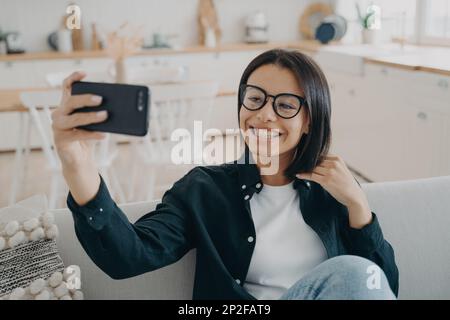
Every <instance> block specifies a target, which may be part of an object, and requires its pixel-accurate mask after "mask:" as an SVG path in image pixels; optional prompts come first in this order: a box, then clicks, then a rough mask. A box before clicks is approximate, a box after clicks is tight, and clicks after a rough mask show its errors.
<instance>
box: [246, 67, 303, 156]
mask: <svg viewBox="0 0 450 320" xmlns="http://www.w3.org/2000/svg"><path fill="white" fill-rule="evenodd" d="M247 84H248V85H254V86H257V87H259V88H262V89H264V90H265V91H266V92H267V94H268V95H273V96H276V95H277V94H280V93H291V94H295V95H298V96H301V97H304V96H305V95H304V92H303V90H302V88H300V86H299V83H298V80H297V78H296V77H295V75H294V74H293V73H292V72H291V71H290V70H288V69H286V68H282V67H279V66H276V65H274V64H268V65H264V66H261V67H259V68H258V69H256V70H255V71H254V72H253V73H252V74H251V75H250V77H249V79H248V81H247ZM272 103H273V98H268V99H267V102H266V104H265V105H264V106H263V107H262V108H261V109H259V110H256V111H250V110H247V109H246V108H245V107H244V106H241V109H240V112H239V127H240V129H241V130H242V132H243V135H244V139H245V142H246V144H247V146H248V147H249V149H250V151H251V152H252V153H253V154H254V155H257V156H259V157H275V156H281V155H283V156H284V155H289V156H293V154H294V152H295V149H296V147H297V145H298V143H299V142H300V138H301V137H302V135H303V133H308V127H309V119H308V116H307V110H306V107H305V106H302V108H301V110H300V112H299V113H298V114H297V115H296V116H295V117H294V118H291V119H284V118H282V117H279V116H278V115H277V114H276V113H275V111H274V110H273V108H272ZM278 133H279V134H278Z"/></svg>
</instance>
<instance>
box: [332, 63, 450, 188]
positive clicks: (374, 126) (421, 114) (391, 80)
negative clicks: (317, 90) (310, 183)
mask: <svg viewBox="0 0 450 320" xmlns="http://www.w3.org/2000/svg"><path fill="white" fill-rule="evenodd" d="M326 75H327V78H328V80H329V82H330V87H331V91H332V129H333V148H332V151H333V152H334V153H338V154H340V155H341V156H342V157H343V158H344V159H345V160H346V162H347V163H348V164H349V165H350V166H351V167H352V168H354V169H355V170H357V171H359V172H360V173H362V174H363V175H364V176H366V177H367V178H369V179H371V180H374V181H389V180H402V179H416V178H426V177H432V176H439V175H450V141H449V137H450V94H449V91H450V90H449V87H448V86H447V83H448V82H450V81H449V79H448V77H445V76H441V75H437V74H431V73H426V72H418V71H412V70H411V71H410V70H402V69H398V68H392V67H385V66H380V65H373V64H367V65H366V68H365V73H364V76H363V77H360V76H356V75H349V74H345V73H340V74H337V73H336V72H332V71H330V70H326Z"/></svg>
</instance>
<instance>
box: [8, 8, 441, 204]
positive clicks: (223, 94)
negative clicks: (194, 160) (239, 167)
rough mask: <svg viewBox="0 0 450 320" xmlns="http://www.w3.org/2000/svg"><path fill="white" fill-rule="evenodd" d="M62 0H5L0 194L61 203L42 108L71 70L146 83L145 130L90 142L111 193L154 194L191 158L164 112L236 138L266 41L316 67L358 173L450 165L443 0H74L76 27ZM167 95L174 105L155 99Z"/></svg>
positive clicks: (378, 175)
mask: <svg viewBox="0 0 450 320" xmlns="http://www.w3.org/2000/svg"><path fill="white" fill-rule="evenodd" d="M70 4H71V3H70V2H65V1H59V0H58V1H57V0H41V1H30V0H15V1H12V0H11V1H9V0H0V190H1V192H0V207H2V206H5V205H7V204H9V203H14V202H15V201H18V200H21V199H24V198H27V197H29V196H31V195H33V194H36V193H45V194H46V195H47V197H48V198H49V201H50V205H51V206H52V207H61V206H65V203H64V198H65V195H66V192H67V190H66V189H65V187H64V183H63V181H62V179H61V173H60V167H59V165H58V161H57V158H56V156H55V154H54V149H53V147H52V142H51V141H52V140H51V132H50V130H49V128H50V126H51V124H50V121H49V117H48V115H49V114H50V112H51V109H52V108H53V107H55V105H57V102H56V103H55V101H58V98H59V96H58V95H59V94H60V89H59V86H60V83H61V80H62V79H63V78H64V77H65V76H66V75H67V74H69V73H70V72H72V71H74V70H84V71H86V72H87V73H88V79H90V80H92V81H109V82H128V83H141V84H147V85H149V87H150V89H151V90H152V92H153V93H154V96H153V98H154V101H153V102H154V103H153V105H152V109H151V110H152V111H153V114H152V115H151V117H152V122H151V123H150V134H149V136H147V137H145V138H144V139H134V138H131V137H128V136H118V135H111V136H110V137H109V140H108V141H106V142H105V143H102V144H100V145H99V146H98V148H97V149H98V162H99V168H100V171H101V172H102V175H103V176H104V177H108V180H109V185H110V188H111V191H112V192H113V194H114V197H115V199H116V200H117V201H119V202H126V201H139V200H145V199H152V198H159V197H161V195H162V192H163V191H164V190H166V189H167V187H169V186H170V185H171V184H172V183H173V182H174V181H176V180H177V179H179V178H180V177H181V176H182V175H183V174H184V173H185V172H186V171H187V170H189V168H190V167H192V165H173V164H172V163H170V161H168V160H167V158H164V156H165V155H167V154H170V150H171V149H170V143H169V142H168V141H167V139H165V137H167V136H168V135H169V134H170V131H171V128H172V127H170V126H169V125H168V123H178V124H179V123H182V124H183V125H184V126H187V127H188V126H190V124H189V123H191V122H192V120H194V119H197V120H202V121H203V126H204V128H203V129H204V130H205V129H207V128H216V129H217V130H216V132H215V133H214V134H211V137H210V139H212V140H214V141H216V140H217V141H219V140H221V141H224V142H227V141H238V140H239V139H238V137H236V135H235V134H232V133H231V132H227V129H233V128H236V127H237V114H236V105H235V104H236V94H237V92H236V91H237V88H236V87H237V84H238V81H239V78H240V76H241V73H242V71H243V69H244V68H245V66H246V65H247V64H248V63H249V61H250V60H251V59H252V58H253V57H255V56H256V55H258V54H259V53H261V52H263V51H265V50H268V49H271V48H275V47H284V48H289V49H295V50H299V51H301V52H303V53H305V54H308V55H310V56H312V57H313V58H314V59H315V60H316V61H317V62H318V63H319V64H320V65H321V67H322V68H323V70H324V72H325V74H326V76H327V78H328V80H329V84H330V89H331V93H332V106H333V123H332V125H333V136H334V137H333V147H332V149H333V150H332V151H333V152H334V153H337V154H339V155H341V156H342V157H343V158H344V159H345V160H346V162H347V164H348V166H349V167H350V168H351V170H352V171H353V173H354V175H355V177H357V179H358V180H360V181H361V182H375V181H393V180H405V179H416V178H426V177H432V176H443V175H450V143H449V141H448V137H450V89H449V87H450V64H449V61H450V60H449V58H448V57H450V48H449V47H448V46H449V45H450V0H397V1H388V0H378V1H353V0H343V1H339V0H329V1H324V0H322V1H313V0H277V1H275V0H264V1H261V0H241V1H239V0H214V1H212V0H165V1H156V0H146V1H145V0H128V1H120V0H108V1H107V0H95V1H87V0H85V1H82V0H79V1H76V2H74V4H76V5H77V6H78V7H79V8H80V9H81V29H80V30H79V31H69V30H67V29H64V28H61V25H62V21H63V17H64V16H65V15H66V8H67V7H68V5H70ZM356 4H358V6H359V8H360V14H361V15H362V16H363V19H362V20H361V19H360V17H359V16H358V11H357V9H356ZM364 17H365V18H366V19H364ZM202 18H203V19H202ZM124 23H126V25H125V26H124ZM93 24H94V25H95V26H93ZM121 26H122V29H120V30H119V28H120V27H121ZM94 27H95V29H94ZM138 27H139V28H140V29H139V30H138V29H137V28H138ZM94 31H95V32H94ZM114 31H117V33H116V34H115V35H112V32H114ZM139 36H142V39H141V38H140V37H139ZM121 41H126V42H127V43H128V44H129V48H130V50H129V51H128V52H122V51H121V50H120V43H121ZM122 54H124V55H125V58H123V59H121V58H120V56H121V55H122ZM188 93H189V94H190V95H191V96H188ZM194 93H195V94H196V95H197V96H195V97H194V96H192V95H193V94H194ZM193 99H197V102H196V103H195V106H192V105H189V103H187V101H188V100H193ZM169 100H170V101H172V102H173V101H175V100H176V101H178V103H179V105H177V106H175V107H173V106H172V107H167V108H162V106H163V105H164V103H167V102H168V101H169ZM43 106H48V107H49V108H48V109H47V108H42V107H43ZM180 106H181V107H180ZM188 108H189V109H188ZM155 110H159V111H158V112H159V114H158V116H155V113H154V112H155ZM187 110H189V112H188V113H186V112H187ZM164 112H166V113H167V114H165V113H164ZM183 112H184V113H183ZM186 114H189V115H191V118H189V117H187V116H186ZM167 119H171V120H170V121H172V122H170V121H169V122H167ZM177 121H178V122H177ZM180 121H181V122H180ZM183 121H184V122H183ZM190 129H191V128H190ZM162 145H163V147H161V146H162ZM155 148H156V149H155ZM158 148H160V149H158ZM161 148H162V149H161ZM155 150H158V151H155ZM155 155H157V156H155ZM226 156H227V161H230V160H232V159H233V158H234V155H232V154H231V155H230V154H227V155H226ZM162 172H163V173H164V174H161V173H162Z"/></svg>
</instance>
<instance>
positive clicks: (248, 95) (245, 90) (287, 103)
mask: <svg viewBox="0 0 450 320" xmlns="http://www.w3.org/2000/svg"><path fill="white" fill-rule="evenodd" d="M239 97H240V100H241V103H242V105H243V106H244V107H245V108H246V109H247V110H250V111H256V110H259V109H262V108H263V107H264V106H265V105H266V103H267V100H268V99H269V98H270V97H271V98H273V101H272V108H273V111H275V113H276V114H277V115H278V116H280V117H281V118H284V119H291V118H294V117H295V116H296V115H297V114H298V113H299V112H300V110H301V108H302V106H306V99H305V98H304V97H301V96H297V95H295V94H292V93H280V94H277V95H276V96H273V95H270V94H267V92H266V91H265V90H264V89H262V88H260V87H257V86H254V85H250V84H243V85H241V86H240V88H239Z"/></svg>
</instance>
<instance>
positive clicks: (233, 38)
mask: <svg viewBox="0 0 450 320" xmlns="http://www.w3.org/2000/svg"><path fill="white" fill-rule="evenodd" d="M311 2H314V1H312V0H266V1H261V0H215V5H216V9H217V12H218V16H219V21H220V25H221V28H222V31H223V42H224V43H233V42H240V41H242V40H243V38H244V32H245V30H244V19H245V17H246V15H247V14H249V13H251V12H253V11H255V10H257V9H260V10H262V11H263V12H265V13H266V15H267V17H268V20H269V24H270V40H272V41H289V40H297V39H300V34H299V31H298V22H299V17H300V15H301V12H302V10H303V9H304V7H305V5H307V4H308V3H311ZM322 2H329V3H333V2H334V0H322ZM75 3H76V4H78V5H79V6H80V8H81V11H82V24H83V27H84V38H85V44H86V45H88V44H89V39H90V35H91V28H90V25H91V23H92V22H96V23H97V25H98V26H99V27H101V29H103V30H114V29H116V28H117V27H118V26H120V25H121V24H122V23H123V22H125V21H128V22H130V23H133V24H135V25H143V26H144V30H145V34H146V36H147V38H146V40H147V41H148V42H149V43H151V42H152V41H151V38H150V37H151V35H152V34H153V32H156V31H160V32H162V33H165V34H178V35H179V37H178V40H177V42H178V43H179V44H180V45H192V44H196V43H197V5H198V1H197V0H77V1H75ZM68 4H69V1H61V0H39V1H33V0H14V1H13V0H0V28H1V29H2V30H4V31H20V32H21V34H22V35H23V38H24V43H25V46H26V49H27V51H43V50H48V46H47V42H46V38H47V35H48V34H49V33H51V32H52V31H54V30H56V29H57V28H58V25H59V23H60V21H61V17H62V16H63V15H64V14H65V8H66V7H67V5H68Z"/></svg>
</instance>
